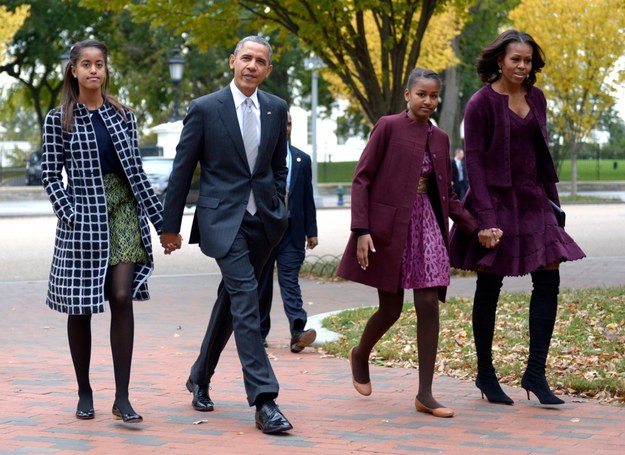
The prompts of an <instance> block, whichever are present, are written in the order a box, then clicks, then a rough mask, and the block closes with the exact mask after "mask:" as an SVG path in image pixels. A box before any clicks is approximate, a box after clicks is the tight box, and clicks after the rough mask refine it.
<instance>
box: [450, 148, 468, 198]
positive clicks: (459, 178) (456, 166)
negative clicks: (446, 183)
mask: <svg viewBox="0 0 625 455" xmlns="http://www.w3.org/2000/svg"><path fill="white" fill-rule="evenodd" d="M451 172H452V178H453V185H454V192H455V193H456V195H457V196H458V199H460V200H462V199H463V198H464V195H465V194H466V193H467V190H468V189H469V179H468V177H467V165H466V163H465V161H464V150H462V149H461V148H458V149H456V156H455V158H453V159H452V160H451Z"/></svg>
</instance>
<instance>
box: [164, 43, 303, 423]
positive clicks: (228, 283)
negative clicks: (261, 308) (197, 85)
mask: <svg viewBox="0 0 625 455" xmlns="http://www.w3.org/2000/svg"><path fill="white" fill-rule="evenodd" d="M271 58H272V50H271V46H270V45H269V43H268V42H267V41H266V40H265V39H264V38H261V37H259V36H248V37H246V38H244V39H242V40H241V41H239V43H238V44H237V46H236V48H235V50H234V53H233V54H232V55H231V56H230V59H229V63H230V68H231V69H232V70H233V71H234V78H233V80H232V82H231V83H230V85H229V86H227V87H225V88H223V89H221V90H219V91H217V92H214V93H211V94H209V95H206V96H202V97H200V98H197V99H195V100H193V101H192V102H191V104H190V105H189V111H188V113H187V116H186V118H185V119H184V127H183V130H182V133H181V134H180V142H179V143H178V146H177V148H176V158H175V160H174V165H173V169H172V172H171V175H170V178H169V188H168V190H167V191H168V195H167V200H166V203H165V208H164V212H163V217H164V221H163V228H162V232H163V233H162V234H161V244H162V245H163V247H164V248H165V253H166V254H167V253H171V252H172V251H174V250H176V249H178V248H180V247H181V239H180V236H179V234H178V233H179V231H180V225H181V220H182V215H183V212H184V207H185V199H186V196H187V194H188V192H189V187H190V184H191V179H192V177H193V171H194V170H195V168H196V165H197V163H198V162H199V163H200V195H199V198H198V202H197V208H196V211H195V217H194V219H193V227H192V230H191V236H190V239H189V242H190V243H199V244H200V249H201V250H202V252H203V253H204V254H206V255H207V256H210V257H213V258H215V260H216V261H217V265H218V266H219V269H220V270H221V275H222V280H221V283H220V284H219V288H218V291H217V300H216V301H215V305H214V307H213V311H212V314H211V318H210V321H209V323H208V328H207V330H206V335H205V336H204V340H203V342H202V346H201V349H200V354H199V356H198V358H197V360H196V361H195V363H194V364H193V366H192V367H191V374H190V376H189V379H188V381H187V384H186V386H187V388H188V389H189V391H190V392H191V393H193V400H192V402H191V404H192V406H193V408H194V409H196V410H198V411H212V410H213V407H214V405H213V402H212V400H211V399H210V396H209V394H208V390H209V384H210V381H211V378H212V376H213V373H214V372H215V367H216V365H217V362H218V360H219V356H220V355H221V352H222V350H223V348H224V347H225V345H226V343H227V342H228V340H229V338H230V335H231V334H232V332H233V331H234V337H235V340H236V347H237V353H238V355H239V359H240V361H241V365H242V367H243V380H244V383H245V391H246V394H247V400H248V404H249V405H250V406H256V426H257V427H258V428H259V429H260V430H261V431H263V432H264V433H279V432H283V431H287V430H290V429H291V428H292V426H291V424H290V423H289V421H288V420H287V419H286V417H285V416H284V415H283V414H282V412H281V411H280V409H279V408H278V406H277V405H276V404H275V399H276V398H277V396H278V389H279V386H278V381H277V379H276V377H275V375H274V372H273V369H272V368H271V364H270V362H269V359H268V357H267V354H266V352H265V349H264V347H263V339H262V337H261V332H260V317H259V312H258V289H257V279H258V277H259V276H260V272H261V271H262V268H263V266H264V265H265V262H266V261H267V258H268V257H269V254H270V252H271V250H272V248H273V247H275V245H276V244H277V243H278V242H279V241H280V238H281V237H282V235H283V233H284V231H285V229H286V227H287V214H286V207H285V205H284V197H285V189H286V177H287V172H288V169H287V167H286V146H287V138H286V121H287V104H286V102H285V101H284V100H282V99H280V98H278V97H276V96H273V95H270V94H268V93H266V92H263V91H261V90H257V88H258V86H259V85H260V84H261V83H262V82H263V80H264V79H265V78H266V77H267V76H268V75H269V74H270V73H271V70H272V66H271Z"/></svg>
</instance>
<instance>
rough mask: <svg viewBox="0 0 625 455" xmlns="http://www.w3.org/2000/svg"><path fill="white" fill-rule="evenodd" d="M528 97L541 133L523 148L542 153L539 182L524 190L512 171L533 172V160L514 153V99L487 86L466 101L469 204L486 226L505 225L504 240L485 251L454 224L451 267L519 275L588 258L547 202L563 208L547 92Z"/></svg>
mask: <svg viewBox="0 0 625 455" xmlns="http://www.w3.org/2000/svg"><path fill="white" fill-rule="evenodd" d="M525 99H526V101H527V104H528V105H529V107H530V110H531V113H532V114H533V116H534V117H535V119H536V121H537V122H538V126H539V128H540V133H541V134H540V136H541V137H540V138H537V139H536V140H535V142H534V143H535V145H534V147H532V148H531V149H529V150H524V151H523V153H528V154H530V153H532V154H535V157H536V158H535V176H536V177H535V181H531V180H530V181H527V182H524V183H523V185H524V186H523V187H518V186H516V185H518V184H516V185H515V183H514V179H513V176H519V175H524V173H528V172H534V170H533V169H532V168H527V166H529V165H530V164H528V163H533V162H534V160H533V159H532V160H523V159H522V158H521V159H519V156H518V155H516V156H513V155H512V150H513V149H514V148H515V144H512V143H511V125H510V123H511V115H513V114H511V111H510V109H509V108H508V97H507V96H505V95H501V94H499V93H496V92H495V91H494V90H493V88H492V87H491V86H490V85H487V86H484V87H482V88H481V89H480V90H478V91H477V92H476V93H475V94H474V95H473V96H472V97H471V99H470V100H469V103H468V104H467V108H466V110H465V115H464V129H465V148H464V149H465V156H466V163H467V171H468V176H469V182H470V187H469V191H468V193H467V195H466V196H465V198H464V205H465V207H466V208H467V210H469V211H470V212H471V213H472V214H473V215H474V216H475V218H477V222H478V225H479V228H480V229H489V228H493V227H497V228H501V229H502V230H503V232H504V234H503V235H504V237H503V238H502V242H501V244H500V245H498V246H497V247H496V248H495V249H493V250H486V249H485V248H483V247H482V246H481V245H479V243H478V242H477V239H475V238H469V237H467V236H466V234H465V233H464V232H461V230H459V229H457V228H456V226H454V227H453V228H452V230H451V236H450V237H451V240H450V255H449V259H450V264H451V266H452V267H455V268H460V269H465V270H477V269H478V268H481V267H484V268H485V270H486V271H488V272H491V273H497V274H500V275H505V276H520V275H524V274H526V273H530V272H531V271H533V270H537V269H538V268H540V267H542V266H545V265H547V264H550V263H552V262H554V261H560V262H562V261H564V260H576V259H580V258H582V257H584V253H583V251H582V250H581V249H580V248H579V247H578V246H577V245H576V244H575V242H574V241H573V239H572V238H571V237H570V236H568V234H566V232H565V231H564V230H563V229H562V228H560V227H559V226H557V223H556V220H555V216H554V215H553V211H552V210H551V206H550V205H549V201H548V200H547V199H551V200H552V201H554V202H556V203H557V204H558V205H560V199H559V197H558V191H557V188H556V182H557V181H558V177H557V174H556V170H555V166H554V164H553V160H552V158H551V155H550V153H549V145H548V140H549V139H548V134H547V103H546V100H545V96H544V94H543V92H542V91H541V90H540V89H538V88H536V87H532V88H531V89H530V90H529V91H528V92H527V94H526V95H525ZM528 115H529V114H528ZM516 153H521V152H520V151H517V152H516ZM519 166H526V168H525V169H520V168H519ZM540 193H542V195H541V194H540ZM530 208H531V209H530Z"/></svg>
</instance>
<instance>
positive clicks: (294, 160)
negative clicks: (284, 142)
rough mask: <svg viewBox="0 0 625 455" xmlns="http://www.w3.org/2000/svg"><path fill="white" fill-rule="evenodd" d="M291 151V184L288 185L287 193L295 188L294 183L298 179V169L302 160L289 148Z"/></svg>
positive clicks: (297, 153)
mask: <svg viewBox="0 0 625 455" xmlns="http://www.w3.org/2000/svg"><path fill="white" fill-rule="evenodd" d="M289 149H290V150H291V182H290V184H289V193H290V192H291V191H292V190H293V188H295V182H296V180H297V178H298V177H299V171H300V167H301V165H302V160H301V158H300V156H299V152H297V151H296V150H295V149H294V148H293V147H291V146H289Z"/></svg>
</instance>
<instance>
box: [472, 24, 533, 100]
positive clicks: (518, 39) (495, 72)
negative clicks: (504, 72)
mask: <svg viewBox="0 0 625 455" xmlns="http://www.w3.org/2000/svg"><path fill="white" fill-rule="evenodd" d="M510 43H523V44H529V45H530V46H531V47H532V69H531V70H530V72H529V74H528V75H527V78H526V79H525V80H524V81H523V86H524V87H525V88H527V89H528V90H529V89H530V88H531V87H532V86H533V85H534V84H535V83H536V73H540V71H541V70H542V69H543V67H544V66H545V53H544V52H543V50H542V49H541V47H540V46H539V45H538V43H536V41H534V38H532V37H531V36H530V35H529V34H527V33H525V32H520V31H518V30H506V31H505V32H503V33H502V34H501V35H499V36H498V37H497V38H495V40H494V41H493V42H492V43H490V44H489V45H488V46H486V47H485V48H484V49H482V52H481V53H480V56H479V57H478V58H477V61H476V62H475V68H476V70H477V74H478V76H479V77H480V80H481V81H482V82H485V83H492V82H495V81H496V80H497V79H499V78H500V77H501V73H500V72H499V64H498V63H497V60H499V58H500V57H504V56H505V55H506V50H507V49H508V45H509V44H510Z"/></svg>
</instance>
